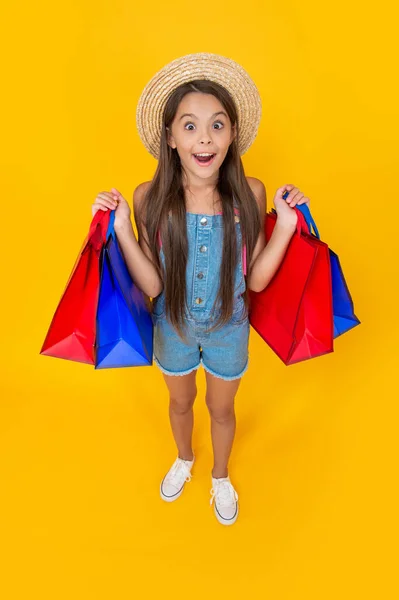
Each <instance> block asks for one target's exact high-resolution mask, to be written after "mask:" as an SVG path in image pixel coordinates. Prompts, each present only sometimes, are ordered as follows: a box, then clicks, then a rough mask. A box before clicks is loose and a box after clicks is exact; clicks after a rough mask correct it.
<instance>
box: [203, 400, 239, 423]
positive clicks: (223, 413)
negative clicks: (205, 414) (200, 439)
mask: <svg viewBox="0 0 399 600" xmlns="http://www.w3.org/2000/svg"><path fill="white" fill-rule="evenodd" d="M205 402H206V405H207V407H208V411H209V414H210V416H211V419H213V420H214V421H217V422H218V423H226V422H228V421H230V420H232V419H234V418H235V413H234V403H232V404H229V405H228V406H220V405H219V406H218V403H217V402H214V401H212V399H210V398H208V397H206V399H205Z"/></svg>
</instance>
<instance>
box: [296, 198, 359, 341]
mask: <svg viewBox="0 0 399 600" xmlns="http://www.w3.org/2000/svg"><path fill="white" fill-rule="evenodd" d="M295 208H298V209H299V210H300V211H301V213H302V214H303V216H304V217H305V220H306V223H307V226H308V228H309V233H310V234H311V235H313V234H312V228H313V231H314V234H315V235H316V237H317V238H318V239H320V235H319V232H318V229H317V227H316V223H315V222H314V219H313V217H312V215H311V213H310V210H309V207H308V206H307V204H301V205H300V206H298V205H296V206H295ZM329 253H330V264H331V279H332V294H333V314H334V338H336V337H338V336H339V335H342V334H343V333H346V332H347V331H349V330H350V329H353V327H356V325H360V323H361V321H359V319H358V318H357V317H356V315H355V313H354V306H353V300H352V297H351V294H350V292H349V289H348V286H347V283H346V281H345V277H344V274H343V271H342V268H341V264H340V262H339V258H338V256H337V254H336V253H335V252H333V251H332V250H331V248H329Z"/></svg>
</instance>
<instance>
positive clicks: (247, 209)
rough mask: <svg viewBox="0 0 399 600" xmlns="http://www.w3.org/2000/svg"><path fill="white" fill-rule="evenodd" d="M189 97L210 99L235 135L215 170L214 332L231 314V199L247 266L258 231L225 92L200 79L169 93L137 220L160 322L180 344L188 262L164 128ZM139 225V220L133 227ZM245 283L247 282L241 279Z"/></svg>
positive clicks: (181, 202) (174, 161)
mask: <svg viewBox="0 0 399 600" xmlns="http://www.w3.org/2000/svg"><path fill="white" fill-rule="evenodd" d="M191 92H201V93H204V94H213V95H214V96H215V97H216V98H217V99H218V100H219V101H220V102H221V104H222V105H223V107H224V108H225V110H226V112H227V114H228V115H229V118H230V121H231V124H232V126H234V125H236V129H237V135H236V137H235V138H234V139H233V141H232V142H231V144H230V146H229V149H228V152H227V154H226V157H225V159H224V161H223V164H222V165H221V166H220V169H219V178H218V182H217V186H216V189H217V191H218V193H219V196H220V199H221V204H222V212H223V231H224V232H225V233H226V235H223V254H222V264H221V273H220V285H219V290H218V295H217V299H216V301H218V300H219V301H221V315H220V318H219V319H218V320H217V322H216V323H215V325H214V327H217V326H222V325H223V324H224V323H226V322H227V321H228V320H229V319H230V317H231V315H232V309H233V296H234V272H235V268H236V261H237V240H236V235H235V220H234V205H233V197H234V198H235V199H236V202H237V207H238V209H239V211H240V226H241V232H242V240H243V243H246V247H247V265H248V266H249V264H250V262H251V257H252V254H253V250H254V247H255V244H256V240H257V238H258V235H259V232H260V228H261V219H260V214H259V209H258V204H257V202H256V198H255V196H254V194H253V192H252V190H251V188H250V186H249V184H248V182H247V179H246V177H245V174H244V167H243V164H242V161H241V158H240V154H239V151H238V144H237V142H238V139H239V135H240V132H239V130H238V121H237V110H236V107H235V104H234V101H233V98H232V97H231V96H230V94H229V93H228V91H227V90H226V89H225V88H224V87H222V86H220V85H218V84H217V83H214V82H212V81H208V80H202V79H200V80H195V81H191V82H189V83H184V84H182V85H180V86H179V87H177V88H176V89H175V90H174V92H173V93H172V95H171V96H170V97H169V99H168V101H167V103H166V106H165V110H164V113H163V119H162V131H161V141H160V154H159V160H158V165H157V169H156V172H155V175H154V177H153V179H152V181H151V184H150V185H149V187H148V189H147V191H146V195H145V199H144V202H143V203H142V208H143V212H142V215H141V218H142V219H143V222H144V223H145V226H146V229H147V233H148V240H149V246H150V249H151V251H152V254H153V256H154V258H155V261H156V268H157V270H158V273H159V276H160V278H161V279H162V281H163V284H164V290H163V291H164V293H165V316H166V317H167V318H168V320H169V321H170V323H171V324H172V325H173V326H174V327H175V329H176V331H177V332H178V334H179V336H180V337H181V338H182V339H184V333H183V324H184V314H185V306H186V286H185V281H186V264H187V256H188V240H187V228H186V200H185V193H184V187H183V182H182V167H181V162H180V157H179V155H178V153H177V150H176V149H175V148H171V147H170V146H169V144H168V143H167V139H168V130H167V128H170V126H171V124H172V122H173V120H174V118H175V115H176V112H177V109H178V106H179V104H180V102H181V100H182V98H183V97H184V96H185V95H186V94H188V93H191ZM169 212H171V214H172V215H173V224H172V222H171V220H170V219H169V218H168V215H169ZM140 220H141V219H138V227H139V226H140ZM158 231H160V234H161V238H162V244H163V251H164V256H165V272H164V270H163V265H162V262H161V259H160V252H159V244H158ZM139 233H140V232H139ZM246 281H247V277H245V282H246ZM180 282H184V285H181V284H180ZM243 298H244V302H245V306H246V308H247V309H248V307H249V294H248V288H247V289H246V291H245V294H243Z"/></svg>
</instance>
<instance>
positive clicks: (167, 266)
mask: <svg viewBox="0 0 399 600" xmlns="http://www.w3.org/2000/svg"><path fill="white" fill-rule="evenodd" d="M260 114H261V104H260V98H259V94H258V91H257V89H256V86H255V85H254V83H253V81H252V80H251V79H250V78H249V76H248V74H247V73H246V71H244V69H243V68H242V67H241V66H240V65H238V64H237V63H236V62H234V61H232V60H231V59H228V58H226V57H223V56H219V55H215V54H209V53H199V54H191V55H188V56H183V57H181V58H179V59H176V60H174V61H173V62H172V63H169V64H168V65H166V66H165V67H164V68H163V69H162V70H161V71H159V72H158V73H157V74H156V75H155V76H154V77H153V78H152V80H151V81H150V82H149V83H148V84H147V86H146V87H145V89H144V91H143V92H142V94H141V97H140V100H139V103H138V107H137V113H136V118H137V125H138V130H139V134H140V136H141V139H142V141H143V143H144V145H145V146H146V148H147V149H148V150H149V152H150V153H151V154H152V155H153V156H154V157H155V158H157V159H158V165H157V169H156V172H155V175H154V178H153V179H152V180H151V181H147V182H143V183H141V184H140V185H138V186H137V187H136V189H135V190H134V194H133V210H134V217H135V221H136V224H137V230H138V240H136V237H135V234H134V230H133V228H132V224H131V220H130V215H131V210H130V207H129V204H128V203H127V201H126V200H125V198H124V197H123V196H122V194H121V193H120V192H119V191H118V190H117V189H115V188H112V189H111V191H110V192H106V191H105V192H101V193H100V194H99V195H98V196H97V198H96V200H95V202H94V204H93V206H92V214H93V216H94V214H95V213H96V211H97V210H104V211H106V210H115V211H116V212H115V232H116V235H117V238H118V242H119V245H120V247H121V250H122V252H123V255H124V258H125V261H126V264H127V267H128V269H129V271H130V273H131V276H132V278H133V279H134V281H135V283H136V284H137V285H138V286H139V287H140V288H141V289H142V290H143V292H144V293H145V294H147V295H148V296H150V297H151V298H152V299H153V303H152V304H153V312H152V316H153V323H154V361H155V363H156V364H157V365H158V367H159V368H160V369H161V371H162V373H163V377H164V379H165V382H166V385H167V387H168V391H169V396H170V398H169V416H170V423H171V428H172V432H173V436H174V439H175V442H176V446H177V450H178V456H177V458H176V460H175V461H174V463H173V464H172V466H171V468H170V469H169V471H168V472H167V474H166V475H165V477H164V478H163V479H162V482H161V486H160V494H161V498H162V499H163V500H166V501H167V502H171V501H174V500H176V499H177V498H178V497H179V496H180V495H181V493H182V491H183V488H184V485H185V483H186V482H187V481H190V480H191V468H192V466H193V463H194V460H195V456H194V452H193V449H192V444H191V441H192V431H193V404H194V401H195V398H196V394H197V387H196V371H197V369H198V367H199V366H200V364H201V363H202V364H203V367H204V369H205V376H206V386H207V390H206V404H207V407H208V410H209V413H210V418H211V435H212V446H213V454H214V464H213V469H212V473H211V479H212V488H211V498H210V502H211V504H212V502H213V500H215V503H214V512H215V515H216V517H217V519H218V520H219V522H220V523H222V524H224V525H230V524H232V523H234V522H235V521H236V519H237V516H238V494H237V492H236V490H235V489H234V487H233V485H232V483H231V481H230V476H229V473H228V460H229V456H230V453H231V450H232V444H233V439H234V434H235V427H236V420H235V412H234V399H235V395H236V393H237V390H238V387H239V384H240V381H241V377H242V375H243V374H244V372H245V371H246V370H247V368H248V340H249V330H250V324H249V319H248V312H249V295H248V290H254V291H261V290H262V289H264V288H265V287H266V286H267V284H268V283H269V281H270V280H271V279H272V277H273V275H274V274H275V272H276V271H277V269H278V267H279V265H280V264H281V261H282V259H283V257H284V254H285V251H286V249H287V246H288V244H289V242H290V239H291V237H292V235H293V233H294V231H295V228H296V223H297V214H296V211H295V208H294V207H295V205H297V204H303V203H305V202H309V199H308V198H306V197H305V196H304V194H303V193H302V192H301V191H300V190H299V189H298V188H297V187H295V186H294V185H292V184H287V185H283V186H282V187H280V188H278V189H277V191H276V193H275V196H274V200H273V201H274V206H275V208H276V212H277V221H276V225H275V228H274V231H273V235H272V237H271V239H270V241H269V243H268V244H267V246H266V245H265V235H264V220H265V216H266V210H267V209H266V191H265V186H264V184H263V183H262V181H260V180H259V179H257V178H255V177H246V176H245V174H244V168H243V164H242V162H241V158H240V155H241V154H243V153H244V152H245V151H246V150H247V149H248V147H249V146H250V145H251V143H252V141H253V140H254V138H255V136H256V133H257V128H258V124H259V120H260ZM286 191H287V192H289V194H288V196H287V197H286V198H285V200H284V199H283V194H284V193H285V192H286Z"/></svg>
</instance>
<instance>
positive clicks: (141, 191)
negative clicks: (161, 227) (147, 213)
mask: <svg viewBox="0 0 399 600" xmlns="http://www.w3.org/2000/svg"><path fill="white" fill-rule="evenodd" d="M150 185H151V181H143V182H142V183H139V184H138V186H136V187H135V189H134V191H133V199H132V200H133V212H134V216H135V219H136V220H137V218H138V215H139V214H141V209H142V206H143V200H144V198H145V195H146V192H147V190H148V188H149V187H150Z"/></svg>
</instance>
